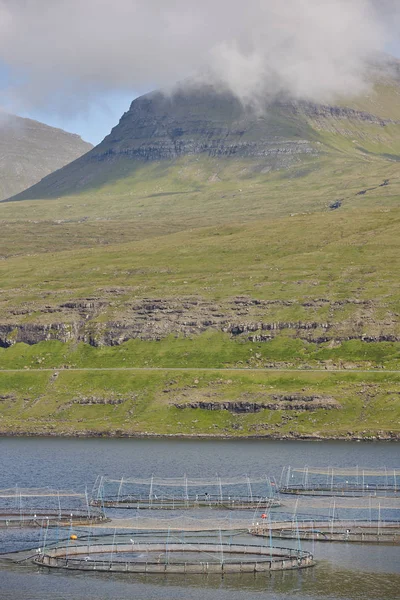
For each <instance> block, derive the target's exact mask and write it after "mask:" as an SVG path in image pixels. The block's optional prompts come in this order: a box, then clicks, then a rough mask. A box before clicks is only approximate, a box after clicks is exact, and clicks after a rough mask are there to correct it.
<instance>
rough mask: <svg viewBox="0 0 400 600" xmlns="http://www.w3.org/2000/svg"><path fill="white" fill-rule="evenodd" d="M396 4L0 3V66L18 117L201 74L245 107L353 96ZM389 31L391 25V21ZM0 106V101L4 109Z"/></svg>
mask: <svg viewBox="0 0 400 600" xmlns="http://www.w3.org/2000/svg"><path fill="white" fill-rule="evenodd" d="M397 4H398V2H397V0H246V1H243V0H0V60H1V61H2V62H3V64H4V65H6V66H7V67H8V68H9V72H10V73H11V74H12V78H11V80H10V81H9V82H8V86H7V87H6V89H5V90H4V89H3V92H4V95H6V97H7V100H8V103H10V102H12V103H13V104H14V105H15V106H16V107H17V109H45V108H48V107H49V106H51V107H52V108H53V109H57V110H58V111H59V112H61V113H65V114H68V113H72V112H84V111H85V109H86V108H87V106H88V103H90V102H92V100H93V98H96V97H98V96H99V95H101V94H104V93H107V92H108V91H110V90H136V91H138V92H141V91H148V90H150V89H153V88H158V87H168V86H171V85H172V84H173V83H174V82H176V81H179V80H182V79H183V78H186V77H190V76H197V77H198V74H199V73H202V74H203V77H204V74H205V73H207V77H210V78H211V79H214V80H220V81H222V82H223V83H224V84H225V85H226V86H228V87H229V88H230V89H231V90H233V91H234V92H235V93H236V94H237V95H238V96H239V97H241V98H243V99H244V100H248V99H250V98H254V97H257V96H260V95H262V96H265V95H266V94H267V95H271V96H273V95H276V94H279V93H281V92H288V93H290V94H291V95H293V96H296V97H299V98H306V99H311V100H326V99H328V98H329V97H331V96H332V95H334V94H338V93H357V92H359V91H361V90H363V86H364V85H365V81H364V76H363V73H364V66H365V64H366V62H368V61H369V60H370V59H371V57H372V56H374V55H375V54H376V53H377V52H379V51H382V50H384V48H385V46H387V44H388V42H389V40H390V39H392V40H393V39H395V38H396V36H397V35H398V33H397V32H398V28H397V27H396V26H395V25H394V24H395V22H396V21H395V19H398V14H399V11H397V10H396V5H397ZM397 23H398V21H397ZM3 104H4V102H3Z"/></svg>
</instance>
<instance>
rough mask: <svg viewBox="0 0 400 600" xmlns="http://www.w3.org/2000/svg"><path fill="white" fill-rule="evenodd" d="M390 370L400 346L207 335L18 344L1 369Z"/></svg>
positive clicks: (398, 361) (0, 356) (0, 355)
mask: <svg viewBox="0 0 400 600" xmlns="http://www.w3.org/2000/svg"><path fill="white" fill-rule="evenodd" d="M271 364H272V365H276V364H280V365H281V366H282V367H304V366H307V367H309V368H311V367H313V368H321V367H322V368H324V367H328V366H329V368H358V369H369V368H373V367H374V368H375V367H379V368H382V367H383V368H386V369H388V370H397V369H399V370H400V343H399V342H380V343H373V342H371V343H365V342H363V341H360V340H350V341H346V342H342V343H341V344H338V345H336V346H335V347H331V345H330V344H329V343H324V344H315V343H310V342H307V341H304V340H301V339H296V338H290V337H287V336H283V335H282V336H278V337H276V338H274V339H272V340H270V341H269V342H258V343H257V342H250V341H248V340H246V339H240V338H239V339H232V338H231V337H230V336H229V335H228V334H226V333H221V332H215V331H214V332H213V331H207V332H206V333H204V334H201V335H196V336H192V337H177V336H168V337H166V338H163V339H161V340H158V341H146V340H139V339H135V340H129V341H128V342H125V343H123V344H121V345H119V346H101V347H97V348H95V347H93V346H90V345H89V344H84V343H80V344H76V343H74V342H69V343H62V342H60V341H57V340H54V341H50V342H39V343H38V344H35V345H32V346H29V345H27V344H22V343H19V344H15V345H13V346H11V347H10V348H8V349H4V348H2V349H0V370H8V369H35V370H36V369H39V370H40V369H60V368H77V369H105V368H157V367H160V368H166V369H174V368H177V367H182V368H205V369H213V368H215V369H225V368H230V367H242V368H253V369H263V368H268V367H271Z"/></svg>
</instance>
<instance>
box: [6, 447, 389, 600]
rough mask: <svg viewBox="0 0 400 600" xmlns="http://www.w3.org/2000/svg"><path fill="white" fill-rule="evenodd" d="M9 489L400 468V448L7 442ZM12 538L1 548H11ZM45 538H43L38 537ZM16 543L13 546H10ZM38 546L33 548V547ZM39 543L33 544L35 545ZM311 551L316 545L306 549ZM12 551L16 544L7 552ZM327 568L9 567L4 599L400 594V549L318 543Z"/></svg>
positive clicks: (307, 598) (366, 599)
mask: <svg viewBox="0 0 400 600" xmlns="http://www.w3.org/2000/svg"><path fill="white" fill-rule="evenodd" d="M0 456H1V482H0V487H1V488H8V487H15V486H16V485H18V486H19V487H44V486H50V487H53V488H58V489H76V490H79V491H82V490H83V489H84V488H85V486H86V485H87V487H88V489H89V490H90V489H91V487H92V486H93V484H94V481H95V479H96V476H97V475H98V474H102V475H106V476H108V477H116V478H119V477H122V476H124V477H129V476H130V475H131V476H133V475H135V476H138V477H149V476H150V475H151V474H152V473H154V474H156V475H158V476H160V477H172V476H182V475H183V474H184V473H186V474H187V475H188V476H190V477H193V478H194V477H208V476H215V474H216V473H218V474H219V475H220V476H221V477H228V476H234V475H243V474H248V475H249V476H251V475H259V474H260V473H262V474H267V475H271V476H275V477H276V478H277V479H279V476H280V474H281V470H282V467H283V466H284V465H288V464H290V465H292V466H293V467H303V466H305V465H310V466H333V467H335V466H337V467H339V466H342V467H355V466H356V465H358V466H359V467H360V468H363V467H364V468H367V467H368V468H382V467H385V466H386V467H387V468H389V469H390V468H398V467H399V465H400V445H399V444H396V443H385V442H382V443H380V442H374V443H356V442H295V441H266V440H252V441H250V440H235V441H233V440H219V441H208V440H161V439H154V440H150V439H137V440H133V439H58V438H42V439H34V438H0ZM4 535H5V533H4V532H3V533H2V534H1V537H0V545H2V546H3V547H2V548H0V552H2V551H4V549H5V538H4ZM32 535H33V536H35V535H36V536H37V533H34V534H32ZM8 543H9V541H8ZM28 545H29V544H28ZM34 545H35V544H33V546H34ZM303 547H304V548H305V549H311V544H307V543H304V544H303ZM7 549H9V548H7ZM313 549H314V551H315V557H316V559H317V561H318V562H317V565H316V567H314V568H311V569H306V570H303V571H294V572H284V573H275V574H274V575H273V576H272V577H270V576H268V577H266V576H265V575H261V574H258V575H256V576H253V575H251V576H250V575H245V576H244V575H229V576H225V577H224V578H223V579H222V578H221V577H216V576H185V577H182V576H174V575H168V576H131V575H130V576H125V575H117V574H113V575H107V574H96V573H81V572H63V571H48V570H43V569H39V568H36V567H32V566H19V565H13V564H4V563H3V564H1V565H0V598H1V599H2V600H3V599H4V600H11V599H13V600H14V599H15V600H18V599H21V600H36V599H39V598H40V600H43V599H44V600H47V599H48V600H50V598H51V599H52V600H66V599H67V598H68V599H70V598H87V599H89V600H91V599H93V600H94V599H99V600H123V599H125V598H135V599H138V600H141V599H143V600H145V599H146V600H151V599H154V600H156V599H157V600H161V599H166V600H173V599H179V600H180V599H182V600H183V599H190V600H225V599H227V600H228V599H229V600H239V599H241V600H253V599H256V598H257V599H259V598H266V599H267V600H275V599H276V600H289V599H292V598H293V599H297V600H314V599H315V600H316V599H327V600H329V599H333V598H335V599H336V598H343V599H349V600H350V599H351V600H358V599H363V600H373V599H374V600H375V599H388V600H394V599H399V598H400V549H399V547H398V546H390V545H387V546H386V545H382V546H378V545H375V546H374V545H361V544H348V543H347V544H346V543H333V544H329V543H316V544H315V545H314V548H313Z"/></svg>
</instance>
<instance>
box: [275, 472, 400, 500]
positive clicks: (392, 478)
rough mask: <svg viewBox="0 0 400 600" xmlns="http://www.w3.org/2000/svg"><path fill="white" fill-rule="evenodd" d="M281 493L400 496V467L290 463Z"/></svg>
mask: <svg viewBox="0 0 400 600" xmlns="http://www.w3.org/2000/svg"><path fill="white" fill-rule="evenodd" d="M279 492H280V493H281V494H307V495H327V496H335V495H336V496H344V495H349V496H373V495H375V496H378V495H379V496H400V469H396V468H391V469H388V468H386V467H383V468H381V469H369V468H363V467H359V466H356V467H351V468H337V467H325V468H319V467H309V466H305V467H302V468H298V467H291V466H286V467H284V468H283V470H282V474H281V478H280V483H279Z"/></svg>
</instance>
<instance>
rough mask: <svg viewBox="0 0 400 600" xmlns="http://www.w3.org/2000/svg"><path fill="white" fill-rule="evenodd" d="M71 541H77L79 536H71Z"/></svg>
mask: <svg viewBox="0 0 400 600" xmlns="http://www.w3.org/2000/svg"><path fill="white" fill-rule="evenodd" d="M69 539H70V540H77V539H78V536H77V535H75V534H74V533H73V534H72V535H71V536H70V538H69Z"/></svg>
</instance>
